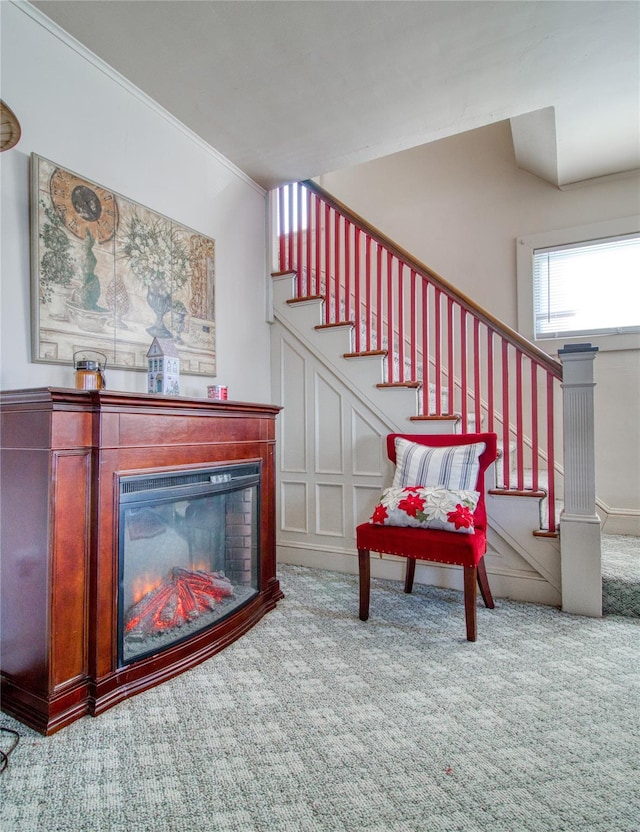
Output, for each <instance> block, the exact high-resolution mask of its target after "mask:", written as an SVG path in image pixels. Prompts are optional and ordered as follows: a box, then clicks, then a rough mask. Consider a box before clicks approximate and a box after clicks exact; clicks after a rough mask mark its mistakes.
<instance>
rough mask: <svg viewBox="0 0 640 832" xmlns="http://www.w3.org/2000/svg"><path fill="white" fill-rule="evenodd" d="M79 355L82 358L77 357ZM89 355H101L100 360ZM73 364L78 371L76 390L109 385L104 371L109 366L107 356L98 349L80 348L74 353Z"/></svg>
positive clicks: (97, 388)
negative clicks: (88, 356)
mask: <svg viewBox="0 0 640 832" xmlns="http://www.w3.org/2000/svg"><path fill="white" fill-rule="evenodd" d="M77 355H81V356H82V358H78V359H76V356H77ZM87 355H93V356H100V358H102V364H101V363H100V361H96V360H95V357H94V358H87ZM73 366H74V369H75V371H76V390H103V389H104V388H105V387H106V386H107V379H106V376H105V374H104V371H105V369H106V367H107V356H106V355H103V353H101V352H97V351H96V350H79V351H78V352H76V353H74V356H73Z"/></svg>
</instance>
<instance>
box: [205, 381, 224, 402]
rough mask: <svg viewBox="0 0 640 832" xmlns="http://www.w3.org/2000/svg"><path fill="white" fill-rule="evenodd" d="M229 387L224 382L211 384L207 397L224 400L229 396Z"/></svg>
mask: <svg viewBox="0 0 640 832" xmlns="http://www.w3.org/2000/svg"><path fill="white" fill-rule="evenodd" d="M228 393H229V388H228V387H226V386H225V385H224V384H210V385H209V386H208V387H207V398H208V399H218V400H221V401H224V400H225V399H226V398H227V397H228Z"/></svg>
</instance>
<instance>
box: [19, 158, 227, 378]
mask: <svg viewBox="0 0 640 832" xmlns="http://www.w3.org/2000/svg"><path fill="white" fill-rule="evenodd" d="M31 162H32V233H31V237H32V256H31V265H32V336H33V337H32V341H33V354H32V358H33V360H34V361H36V362H47V363H56V364H70V365H71V364H72V363H73V356H74V354H75V353H78V352H83V351H99V352H100V353H103V354H104V355H105V356H106V357H107V366H108V367H117V368H121V369H127V370H141V371H144V372H146V371H147V358H146V355H147V351H148V349H149V346H150V344H151V342H152V341H153V339H154V337H159V338H165V339H171V340H173V341H174V343H175V345H176V347H177V349H178V353H179V356H180V368H181V372H182V373H185V374H191V375H204V376H215V374H216V349H215V320H214V301H215V286H214V277H215V268H214V263H215V257H214V255H215V242H214V241H213V240H212V239H211V238H209V237H205V236H203V235H202V234H199V233H198V232H196V231H193V230H192V229H190V228H187V227H185V226H184V225H181V224H180V223H177V222H174V221H173V220H170V219H168V218H167V217H165V216H162V215H161V214H158V213H156V212H154V211H151V210H150V209H149V208H145V207H144V206H142V205H139V204H137V203H135V202H132V201H131V200H130V199H127V198H126V197H123V196H121V195H120V194H116V193H114V192H113V191H110V190H108V189H107V188H105V187H103V186H101V185H98V184H96V183H95V182H91V181H90V180H88V179H84V178H83V177H81V176H79V175H78V174H76V173H73V172H72V171H69V170H65V169H64V168H61V167H59V166H58V165H55V164H54V163H52V162H50V161H48V160H46V159H43V158H42V157H40V156H37V155H36V154H32V159H31Z"/></svg>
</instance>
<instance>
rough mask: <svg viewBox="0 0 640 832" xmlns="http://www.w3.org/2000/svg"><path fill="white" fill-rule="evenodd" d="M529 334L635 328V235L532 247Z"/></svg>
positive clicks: (639, 272)
mask: <svg viewBox="0 0 640 832" xmlns="http://www.w3.org/2000/svg"><path fill="white" fill-rule="evenodd" d="M533 293H534V315H535V333H534V334H535V338H536V339H542V338H558V337H566V336H574V335H612V334H613V335H615V334H621V333H624V332H632V331H635V330H638V329H640V234H628V235H625V236H622V237H609V238H607V239H603V240H592V241H589V242H584V243H577V244H571V245H564V246H553V247H551V248H539V249H534V252H533Z"/></svg>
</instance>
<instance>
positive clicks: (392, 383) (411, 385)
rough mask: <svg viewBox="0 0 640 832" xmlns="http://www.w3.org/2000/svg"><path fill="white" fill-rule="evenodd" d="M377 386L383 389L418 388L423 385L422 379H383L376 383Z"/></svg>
mask: <svg viewBox="0 0 640 832" xmlns="http://www.w3.org/2000/svg"><path fill="white" fill-rule="evenodd" d="M376 387H377V388H378V389H379V390H382V389H384V388H387V387H409V388H411V389H417V388H418V387H422V382H421V381H382V382H380V384H376Z"/></svg>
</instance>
